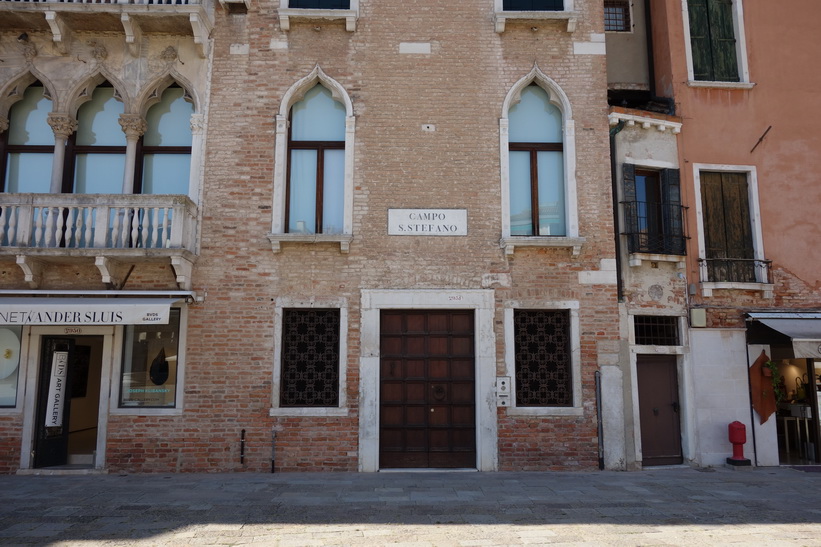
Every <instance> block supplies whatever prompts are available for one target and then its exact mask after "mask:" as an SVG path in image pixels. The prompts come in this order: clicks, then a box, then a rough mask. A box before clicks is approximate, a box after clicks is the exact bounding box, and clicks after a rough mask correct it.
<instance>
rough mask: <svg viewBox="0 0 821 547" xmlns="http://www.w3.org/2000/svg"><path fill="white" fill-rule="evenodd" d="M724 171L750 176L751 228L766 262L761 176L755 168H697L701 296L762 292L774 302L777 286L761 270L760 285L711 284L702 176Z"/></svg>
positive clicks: (705, 165) (757, 250) (707, 165)
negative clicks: (718, 292) (721, 291)
mask: <svg viewBox="0 0 821 547" xmlns="http://www.w3.org/2000/svg"><path fill="white" fill-rule="evenodd" d="M702 171H723V172H727V173H742V174H745V175H747V200H748V202H749V207H750V224H751V231H752V235H753V253H754V257H753V258H755V259H756V260H765V258H764V238H763V235H762V231H761V210H760V208H759V205H758V173H757V171H756V167H755V166H754V165H725V164H714V163H694V164H693V186H694V188H695V191H696V195H695V198H696V203H695V205H696V224H697V228H698V258H699V259H700V266H699V279H700V281H701V293H702V295H703V296H705V297H711V296H712V295H713V290H715V289H730V290H747V291H749V290H756V291H761V292H762V296H763V297H764V298H772V297H773V291H774V290H775V285H774V284H770V283H767V282H766V280H762V279H761V269H760V268H756V270H755V271H756V280H757V282H756V283H739V282H735V281H710V280H709V277H708V274H707V266H706V263H705V262H704V261H703V260H704V259H705V258H706V257H707V250H706V249H707V246H706V243H705V241H704V212H703V209H702V204H701V172H702Z"/></svg>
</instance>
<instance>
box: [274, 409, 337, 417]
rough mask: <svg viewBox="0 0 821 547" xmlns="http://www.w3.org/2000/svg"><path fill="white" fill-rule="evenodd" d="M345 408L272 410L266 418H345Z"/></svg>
mask: <svg viewBox="0 0 821 547" xmlns="http://www.w3.org/2000/svg"><path fill="white" fill-rule="evenodd" d="M347 415H348V409H347V408H337V407H333V408H272V409H270V410H269V411H268V416H271V417H274V416H347Z"/></svg>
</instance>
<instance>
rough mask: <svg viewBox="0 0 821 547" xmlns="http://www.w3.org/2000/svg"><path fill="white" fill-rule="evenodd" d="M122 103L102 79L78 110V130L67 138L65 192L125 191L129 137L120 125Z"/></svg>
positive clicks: (115, 192)
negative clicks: (89, 97)
mask: <svg viewBox="0 0 821 547" xmlns="http://www.w3.org/2000/svg"><path fill="white" fill-rule="evenodd" d="M121 114H123V103H122V101H121V100H120V98H119V97H118V95H117V92H116V90H115V89H114V87H113V86H112V85H111V84H110V83H108V82H103V83H101V84H100V85H98V86H97V87H96V88H95V89H94V91H93V92H92V94H91V100H89V101H87V102H85V103H83V104H82V105H81V106H80V108H79V109H78V111H77V123H78V126H77V131H76V132H75V133H74V134H72V136H71V138H70V139H69V141H68V148H67V154H66V166H65V167H66V168H65V171H64V179H63V192H66V193H74V194H120V193H122V191H123V173H124V171H125V163H126V162H125V159H126V138H125V133H123V130H122V127H120V123H119V120H120V115H121Z"/></svg>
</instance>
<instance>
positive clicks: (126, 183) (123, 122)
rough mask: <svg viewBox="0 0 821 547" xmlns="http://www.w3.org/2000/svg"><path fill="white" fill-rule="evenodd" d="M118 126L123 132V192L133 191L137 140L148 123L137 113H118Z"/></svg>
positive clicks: (129, 192) (130, 192)
mask: <svg viewBox="0 0 821 547" xmlns="http://www.w3.org/2000/svg"><path fill="white" fill-rule="evenodd" d="M120 127H122V128H123V133H125V141H126V148H125V173H123V194H133V193H134V164H135V163H136V161H137V141H138V140H140V137H142V136H143V134H144V133H145V130H146V129H148V125H147V124H146V123H145V120H144V119H143V117H142V116H140V115H139V114H120Z"/></svg>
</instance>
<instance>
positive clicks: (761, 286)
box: [701, 281, 775, 299]
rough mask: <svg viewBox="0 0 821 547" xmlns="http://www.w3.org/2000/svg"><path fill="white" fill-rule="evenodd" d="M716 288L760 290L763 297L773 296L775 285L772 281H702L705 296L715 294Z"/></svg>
mask: <svg viewBox="0 0 821 547" xmlns="http://www.w3.org/2000/svg"><path fill="white" fill-rule="evenodd" d="M714 290H731V291H760V292H761V296H762V298H767V299H770V298H773V292H774V291H775V285H774V284H772V283H737V282H734V281H703V282H702V283H701V294H702V295H703V296H704V297H707V298H709V297H711V296H713V291H714Z"/></svg>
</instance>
